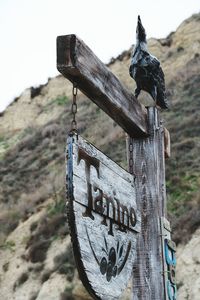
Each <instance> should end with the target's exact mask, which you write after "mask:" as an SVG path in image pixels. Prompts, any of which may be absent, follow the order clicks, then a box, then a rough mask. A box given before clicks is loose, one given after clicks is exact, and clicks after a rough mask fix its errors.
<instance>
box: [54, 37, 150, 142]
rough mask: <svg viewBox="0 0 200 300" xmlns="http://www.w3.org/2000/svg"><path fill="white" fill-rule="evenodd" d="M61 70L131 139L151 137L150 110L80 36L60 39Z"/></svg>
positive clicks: (58, 48)
mask: <svg viewBox="0 0 200 300" xmlns="http://www.w3.org/2000/svg"><path fill="white" fill-rule="evenodd" d="M57 69H58V71H59V72H60V73H61V74H63V75H64V77H66V78H67V79H69V80H70V81H71V82H76V83H77V86H78V88H79V89H80V90H81V91H82V92H83V93H84V94H85V95H87V96H88V98H90V99H91V100H92V101H93V102H94V103H95V104H96V105H98V106H99V107H100V108H101V109H102V110H103V111H105V112H106V113H107V114H108V115H109V116H110V117H111V118H112V119H113V120H114V121H115V122H116V123H118V124H119V125H120V126H121V127H122V128H123V129H124V130H125V131H126V132H127V133H128V134H129V135H130V136H132V137H144V136H147V135H148V134H147V112H146V108H145V107H144V106H143V105H142V104H140V102H139V101H138V100H137V99H136V98H135V97H134V95H133V94H131V93H130V92H129V91H128V90H127V89H126V88H125V87H124V86H123V85H122V83H121V82H120V81H119V79H118V78H117V77H116V76H115V75H114V74H113V73H112V72H111V71H110V70H109V69H108V68H107V67H106V66H105V65H104V64H103V63H102V62H101V60H99V59H98V57H97V56H96V55H95V54H94V53H93V52H92V50H91V49H90V48H89V47H88V46H87V45H86V44H85V43H84V42H83V41H82V40H80V39H79V38H78V37H77V36H76V35H74V34H72V35H65V36H58V37H57Z"/></svg>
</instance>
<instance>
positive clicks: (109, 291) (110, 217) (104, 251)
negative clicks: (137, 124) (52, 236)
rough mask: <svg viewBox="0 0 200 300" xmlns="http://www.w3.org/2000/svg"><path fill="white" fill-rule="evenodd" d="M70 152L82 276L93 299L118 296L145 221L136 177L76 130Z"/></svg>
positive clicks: (71, 208) (72, 218) (71, 202)
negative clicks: (137, 193) (138, 206)
mask: <svg viewBox="0 0 200 300" xmlns="http://www.w3.org/2000/svg"><path fill="white" fill-rule="evenodd" d="M67 158H68V167H67V186H68V188H67V190H68V202H67V207H68V221H69V226H70V231H71V238H72V244H73V250H74V256H75V261H76V264H77V268H78V271H79V275H80V278H81V280H82V282H83V284H84V286H85V287H86V289H87V290H88V292H89V293H90V294H91V295H92V296H93V297H94V299H104V300H112V299H118V297H119V296H120V295H121V293H122V292H123V290H124V289H125V288H126V286H127V284H128V282H129V279H130V277H131V274H132V265H133V261H134V259H135V254H136V241H137V235H138V233H139V232H140V227H141V216H140V212H139V211H138V209H137V204H136V193H135V183H134V178H133V176H132V175H131V174H129V173H128V172H127V171H125V170H124V169H122V168H121V167H120V166H118V165H117V164H116V163H115V162H113V161H112V160H110V159H109V158H108V157H107V156H105V155H104V154H103V153H102V152H101V151H99V150H98V149H97V148H95V147H94V146H93V145H91V144H90V143H88V142H87V141H85V140H84V139H82V138H81V137H80V136H77V135H72V136H70V137H69V138H68V152H67ZM133 212H134V213H133ZM134 218H135V220H134Z"/></svg>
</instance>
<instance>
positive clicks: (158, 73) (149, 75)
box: [129, 16, 168, 109]
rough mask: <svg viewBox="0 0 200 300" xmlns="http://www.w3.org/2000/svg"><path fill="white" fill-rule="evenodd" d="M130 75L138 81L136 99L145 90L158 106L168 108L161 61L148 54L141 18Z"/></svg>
mask: <svg viewBox="0 0 200 300" xmlns="http://www.w3.org/2000/svg"><path fill="white" fill-rule="evenodd" d="M129 73H130V76H131V77H132V78H133V79H134V80H135V81H136V85H137V88H136V89H135V97H136V98H137V97H138V96H139V94H140V92H141V90H144V91H146V92H148V93H149V94H150V95H151V96H152V98H153V99H154V101H155V102H156V105H158V106H160V107H161V108H164V109H165V108H168V103H167V99H166V92H165V78H164V73H163V71H162V69H161V67H160V62H159V60H158V59H157V58H156V57H155V56H153V55H151V54H150V53H149V52H148V49H147V40H146V32H145V29H144V27H143V26H142V22H141V19H140V16H138V23H137V30H136V46H135V49H134V51H133V56H132V59H131V65H130V68H129Z"/></svg>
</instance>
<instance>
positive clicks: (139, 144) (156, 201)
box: [128, 107, 166, 300]
mask: <svg viewBox="0 0 200 300" xmlns="http://www.w3.org/2000/svg"><path fill="white" fill-rule="evenodd" d="M148 123H149V132H150V136H149V137H148V138H146V139H132V138H130V137H129V138H128V144H130V142H131V143H133V153H132V158H133V172H134V174H135V176H136V197H137V205H138V208H139V209H140V210H141V234H140V236H139V237H138V244H137V255H136V260H135V263H134V267H133V293H132V299H133V300H163V299H166V298H165V295H164V286H165V285H164V272H163V271H164V266H163V255H162V254H163V253H162V238H161V225H160V220H161V219H160V218H161V217H162V216H165V212H166V191H165V164H164V130H163V127H162V125H161V122H160V120H159V114H158V111H157V109H156V108H154V107H150V108H148Z"/></svg>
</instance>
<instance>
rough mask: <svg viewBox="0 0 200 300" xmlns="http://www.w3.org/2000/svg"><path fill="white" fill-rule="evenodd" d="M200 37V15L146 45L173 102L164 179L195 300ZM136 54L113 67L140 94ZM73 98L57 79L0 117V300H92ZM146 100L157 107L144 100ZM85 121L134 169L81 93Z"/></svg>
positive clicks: (117, 131)
mask: <svg viewBox="0 0 200 300" xmlns="http://www.w3.org/2000/svg"><path fill="white" fill-rule="evenodd" d="M199 32H200V14H197V15H193V16H192V17H190V18H189V19H187V20H185V21H184V22H183V23H182V24H181V25H180V26H179V27H178V29H177V30H176V32H174V33H171V34H170V35H169V36H168V37H167V38H165V39H159V40H158V39H149V41H148V43H149V49H150V51H151V52H152V53H153V54H154V55H155V56H157V57H158V58H159V60H160V61H161V64H162V67H163V70H164V73H165V77H166V87H167V90H168V97H169V99H170V102H171V108H170V110H168V111H166V112H162V117H163V119H164V123H165V127H166V128H167V129H168V130H169V131H170V134H171V144H172V157H171V158H170V159H169V160H167V161H166V178H167V193H168V210H169V217H170V219H171V221H172V224H173V228H174V229H173V230H174V239H175V241H176V242H177V243H178V244H180V245H179V250H178V253H180V254H179V255H180V262H181V264H180V265H179V266H178V286H179V295H180V299H193V300H195V299H196V300H197V299H198V287H199V282H198V280H199V279H198V276H199V274H200V267H199V265H200V259H199V257H198V255H197V254H196V256H194V257H191V258H190V263H191V268H188V265H187V262H185V258H184V255H185V257H187V255H188V254H187V253H189V252H192V251H193V250H194V249H195V248H196V247H197V246H198V247H199V245H200V241H199V240H198V241H197V232H199V227H200V193H199V190H200V157H199V153H200V134H199V125H200V114H199V111H200V101H199V99H200V58H199V57H200V39H199ZM131 51H132V49H129V50H127V51H124V52H123V53H122V54H121V55H120V56H119V57H117V58H115V59H112V60H111V62H110V64H109V68H110V69H111V70H112V72H113V73H114V74H116V75H117V77H118V78H119V79H120V80H121V81H122V82H123V83H124V84H125V86H127V88H128V89H130V90H132V91H133V90H134V88H135V85H134V82H133V80H132V79H131V78H130V77H129V74H128V68H129V64H130V55H131ZM71 89H72V86H71V84H70V83H69V82H68V81H67V80H66V79H64V78H63V77H62V76H58V77H56V78H52V79H49V81H48V83H47V84H45V85H43V86H40V87H38V88H30V89H27V90H25V91H24V92H23V93H22V95H20V97H18V98H16V99H15V100H14V101H13V103H12V104H11V105H10V106H9V107H8V108H7V109H6V111H5V112H4V113H2V114H1V116H0V169H1V172H0V181H1V186H0V188H1V193H0V228H1V231H0V270H1V271H0V272H1V276H0V296H1V297H0V298H1V299H4V300H12V299H16V300H25V299H26V300H27V299H28V300H34V299H37V300H45V299H48V300H51V299H52V300H54V299H61V300H65V299H69V300H70V299H80V300H81V299H89V296H88V295H87V293H86V292H85V291H84V289H83V288H82V285H81V284H80V282H79V281H78V275H77V272H76V271H75V269H74V262H73V257H72V253H71V248H70V238H69V235H68V233H69V232H68V227H67V225H66V215H65V190H64V186H65V163H64V161H65V154H64V151H65V141H66V135H67V132H68V130H69V127H70V122H71V114H70V110H71V98H72V96H71ZM140 99H141V101H142V102H143V103H148V104H150V103H152V100H151V99H150V97H149V96H148V95H147V94H145V93H143V94H142V96H141V97H140ZM77 121H78V129H79V133H80V134H81V135H82V136H83V137H85V138H86V139H88V140H89V141H90V142H92V143H94V144H95V145H96V146H97V147H98V148H100V149H101V150H102V151H103V152H105V153H106V154H107V155H109V156H110V157H111V158H112V159H113V160H115V161H117V162H118V163H119V164H121V165H122V166H123V167H125V168H126V149H125V134H124V132H123V130H122V129H121V128H119V127H118V126H117V125H116V124H115V123H114V122H113V121H112V120H111V119H110V118H109V117H108V116H106V115H105V114H104V113H103V112H102V111H101V110H100V109H99V108H98V107H97V106H95V105H94V104H93V103H92V102H91V101H90V100H88V99H87V98H86V97H85V96H84V95H83V94H81V93H80V92H79V94H78V114H77ZM196 230H197V231H196ZM195 232H196V233H195ZM189 241H190V242H189ZM192 241H195V242H192ZM186 243H187V245H186V246H183V245H185V244H186ZM192 247H194V248H192ZM183 249H188V250H187V251H185V252H184V251H183ZM183 252H184V253H185V254H184V253H183ZM184 270H187V272H186V271H184ZM182 274H185V276H184V277H183V276H182ZM191 274H193V276H191ZM66 279H67V280H66ZM191 280H192V281H191ZM191 286H192V287H193V290H194V291H197V292H196V294H192V292H191ZM199 293H200V291H199ZM195 297H196V298H195ZM123 299H125V296H124V297H123Z"/></svg>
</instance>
